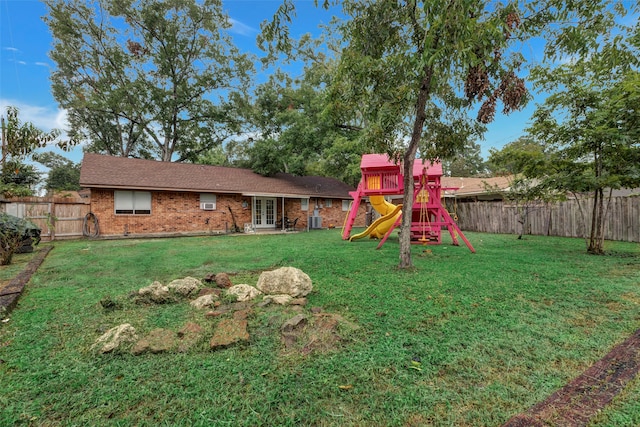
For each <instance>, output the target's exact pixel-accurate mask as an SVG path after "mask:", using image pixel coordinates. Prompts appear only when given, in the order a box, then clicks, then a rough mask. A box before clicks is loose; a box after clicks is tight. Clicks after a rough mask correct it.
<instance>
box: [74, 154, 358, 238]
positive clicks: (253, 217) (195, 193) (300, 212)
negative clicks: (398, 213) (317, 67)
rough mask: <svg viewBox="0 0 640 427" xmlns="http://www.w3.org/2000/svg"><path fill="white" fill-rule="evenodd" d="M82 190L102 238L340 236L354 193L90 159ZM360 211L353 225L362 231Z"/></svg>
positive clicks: (207, 169) (244, 174) (320, 184)
mask: <svg viewBox="0 0 640 427" xmlns="http://www.w3.org/2000/svg"><path fill="white" fill-rule="evenodd" d="M80 185H81V186H82V187H84V188H87V189H90V191H91V212H93V214H95V216H96V217H97V218H98V221H99V224H100V234H101V235H105V236H109V235H111V236H113V235H150V234H176V233H178V234H179V233H184V234H191V233H193V234H200V233H223V232H229V231H233V230H234V226H237V227H238V228H239V229H240V231H245V230H246V231H262V230H286V229H289V230H292V229H293V228H295V230H308V229H310V228H311V229H313V228H326V227H328V226H331V225H333V226H335V227H338V228H339V227H342V224H343V223H344V219H345V217H346V215H347V211H348V209H349V207H350V203H351V200H352V199H351V196H350V195H349V191H353V190H354V188H352V187H350V186H349V185H347V184H345V183H343V182H340V181H338V180H336V179H333V178H326V177H317V176H293V175H290V174H285V173H280V174H277V175H276V176H274V177H264V176H261V175H258V174H256V173H254V172H252V171H251V170H249V169H240V168H230V167H222V166H207V165H195V164H187V163H171V162H158V161H154V160H140V159H131V158H125V157H112V156H105V155H100V154H92V153H86V154H85V155H84V159H83V161H82V168H81V173H80ZM361 209H362V213H361V214H359V215H358V224H357V225H360V226H364V221H365V211H364V209H365V208H364V207H362V208H361ZM283 217H285V218H288V219H289V221H288V222H286V221H283ZM296 220H297V221H296ZM294 221H295V226H294V224H293V223H294Z"/></svg>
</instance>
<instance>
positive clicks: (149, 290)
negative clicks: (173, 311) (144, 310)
mask: <svg viewBox="0 0 640 427" xmlns="http://www.w3.org/2000/svg"><path fill="white" fill-rule="evenodd" d="M138 298H139V299H141V300H143V301H149V302H154V303H156V304H164V303H166V302H169V301H171V300H172V298H171V294H170V293H169V288H168V287H167V286H164V285H163V284H162V283H160V282H153V283H152V284H150V285H149V286H147V287H144V288H140V289H139V290H138Z"/></svg>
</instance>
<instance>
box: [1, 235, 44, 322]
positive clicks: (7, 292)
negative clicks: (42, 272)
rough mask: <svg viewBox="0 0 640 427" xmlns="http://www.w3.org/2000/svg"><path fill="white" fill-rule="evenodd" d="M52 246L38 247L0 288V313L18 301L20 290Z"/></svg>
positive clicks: (10, 308)
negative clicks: (21, 268)
mask: <svg viewBox="0 0 640 427" xmlns="http://www.w3.org/2000/svg"><path fill="white" fill-rule="evenodd" d="M51 249H53V246H45V247H43V248H40V250H39V251H38V253H37V254H36V255H35V256H34V257H33V258H32V259H31V261H29V263H28V264H27V266H26V267H25V268H24V270H22V271H21V272H20V273H19V274H18V275H17V276H16V277H14V278H13V279H11V281H10V282H9V283H8V284H7V285H6V286H5V287H4V288H2V289H0V315H2V316H6V315H7V314H9V312H10V311H11V310H13V308H14V307H15V306H16V304H17V303H18V298H20V295H21V294H22V290H23V289H24V287H25V286H26V285H27V283H29V280H30V279H31V276H32V275H33V273H35V272H36V270H37V269H38V267H40V264H42V261H44V259H45V257H46V256H47V255H48V254H49V251H51Z"/></svg>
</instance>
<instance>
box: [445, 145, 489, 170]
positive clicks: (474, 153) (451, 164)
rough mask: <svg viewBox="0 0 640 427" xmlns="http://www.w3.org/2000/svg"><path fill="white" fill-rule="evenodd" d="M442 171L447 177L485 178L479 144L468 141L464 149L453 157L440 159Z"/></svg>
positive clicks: (484, 165) (484, 167)
mask: <svg viewBox="0 0 640 427" xmlns="http://www.w3.org/2000/svg"><path fill="white" fill-rule="evenodd" d="M442 170H443V172H444V174H445V175H447V176H460V177H470V176H486V174H487V173H488V172H489V169H488V167H487V164H486V163H485V161H484V159H483V158H482V154H481V153H480V144H478V143H476V142H473V141H468V143H467V144H465V147H464V148H463V149H462V150H461V151H460V152H458V153H456V154H455V155H454V156H453V157H451V158H448V159H442Z"/></svg>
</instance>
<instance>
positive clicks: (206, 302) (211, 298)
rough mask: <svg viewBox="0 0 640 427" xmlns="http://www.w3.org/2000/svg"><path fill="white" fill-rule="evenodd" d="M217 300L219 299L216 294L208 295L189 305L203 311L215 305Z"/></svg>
mask: <svg viewBox="0 0 640 427" xmlns="http://www.w3.org/2000/svg"><path fill="white" fill-rule="evenodd" d="M217 299H218V297H217V296H216V295H215V294H207V295H203V296H201V297H199V298H197V299H195V300H193V301H191V302H190V303H189V304H191V306H192V307H194V308H197V309H198V310H201V309H203V308H207V307H212V306H213V305H215V303H216V300H217Z"/></svg>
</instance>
